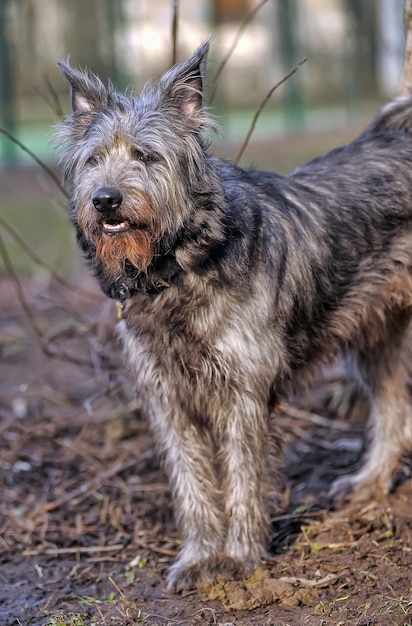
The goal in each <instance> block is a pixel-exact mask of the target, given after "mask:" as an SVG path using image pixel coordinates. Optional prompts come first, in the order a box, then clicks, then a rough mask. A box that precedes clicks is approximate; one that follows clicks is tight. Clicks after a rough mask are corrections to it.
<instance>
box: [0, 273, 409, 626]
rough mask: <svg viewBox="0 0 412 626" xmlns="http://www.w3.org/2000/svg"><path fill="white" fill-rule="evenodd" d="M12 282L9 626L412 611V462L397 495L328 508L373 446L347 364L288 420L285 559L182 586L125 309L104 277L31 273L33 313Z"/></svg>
mask: <svg viewBox="0 0 412 626" xmlns="http://www.w3.org/2000/svg"><path fill="white" fill-rule="evenodd" d="M15 288H16V284H13V283H12V282H11V281H10V280H3V281H2V282H1V283H0V301H1V303H2V305H1V322H0V329H1V351H2V366H1V381H0V390H1V404H0V411H1V412H0V428H1V444H0V458H1V467H0V480H1V492H2V496H1V502H0V516H1V517H0V542H1V545H0V549H1V553H0V563H1V567H0V583H1V593H0V624H2V626H12V625H17V624H22V625H24V626H29V625H45V624H69V623H70V624H73V625H76V626H77V625H83V624H93V623H96V624H102V625H105V624H121V625H123V626H126V625H132V624H141V623H142V624H145V623H147V624H213V623H218V624H219V623H221V624H223V623H225V624H229V623H230V624H236V625H238V624H265V625H266V624H267V625H269V624H276V625H282V626H283V625H287V624H288V625H297V624H307V625H313V626H315V625H316V626H321V625H322V626H329V625H332V624H333V625H338V624H341V625H344V624H345V625H346V624H356V625H358V626H361V625H362V626H366V625H373V624H382V625H383V624H385V625H392V624H393V625H395V624H396V625H406V624H411V623H412V620H411V618H410V617H409V615H411V614H412V594H411V565H412V516H411V512H410V500H411V496H412V485H411V481H410V474H411V468H412V464H411V460H410V459H408V458H405V459H404V460H403V462H402V464H401V466H400V468H399V477H398V478H399V480H398V486H397V489H396V491H395V492H394V493H393V494H391V495H390V496H389V497H388V498H387V499H386V500H385V501H381V502H378V501H377V502H368V503H363V504H353V505H351V506H347V507H346V508H344V509H341V510H336V511H333V510H330V508H329V503H328V500H327V497H326V493H327V489H328V485H329V484H330V482H331V481H332V480H333V478H334V477H336V476H337V475H339V474H340V473H342V472H345V471H348V470H350V469H353V468H354V467H356V464H357V463H358V461H359V458H360V455H361V453H362V447H363V443H364V437H363V427H362V424H363V422H364V418H365V412H366V407H365V406H364V405H363V404H362V403H360V402H357V403H356V404H355V407H354V406H353V405H352V404H351V402H349V401H348V402H346V401H345V396H344V395H343V386H344V383H345V380H344V377H343V375H342V372H341V371H340V369H339V368H336V369H334V370H332V371H330V372H327V373H326V376H325V379H324V380H323V381H322V382H321V383H320V384H319V385H318V386H317V388H316V390H315V391H314V392H311V394H309V395H307V396H306V397H305V398H303V399H299V400H296V401H295V402H294V403H293V404H292V403H291V404H284V405H282V407H281V410H280V414H279V416H278V417H277V423H278V426H279V428H280V429H281V430H282V431H283V432H284V433H285V453H284V460H283V463H282V465H283V468H282V472H283V474H284V477H285V478H284V480H283V483H282V486H283V497H282V500H281V501H280V502H279V504H278V508H277V513H276V516H274V517H273V521H272V533H271V538H270V541H271V544H270V545H271V550H272V553H273V556H271V558H269V559H268V560H267V561H266V562H265V563H264V564H263V567H262V569H261V570H260V571H258V572H257V573H256V574H254V576H252V578H251V579H249V580H248V581H245V582H236V583H235V582H232V581H225V580H219V581H218V582H217V584H216V585H213V586H209V587H207V586H206V587H205V588H203V589H201V590H200V592H196V593H189V594H186V595H173V594H170V593H168V592H167V591H166V587H165V572H166V570H167V568H168V566H169V564H170V563H171V561H172V559H173V558H174V556H175V554H176V552H177V550H178V548H179V534H178V532H177V530H176V527H175V523H174V519H173V513H172V509H171V504H170V494H169V491H168V486H167V481H166V478H165V476H164V474H163V472H162V470H161V469H160V468H159V464H158V460H157V456H156V453H155V450H154V445H153V441H152V438H151V435H150V433H149V432H148V429H147V425H146V423H145V421H144V416H142V415H141V414H140V411H139V404H138V399H137V400H136V399H134V396H133V393H132V391H131V389H130V387H129V385H128V383H127V380H126V379H125V378H124V376H123V373H122V369H121V367H119V365H118V362H119V359H118V357H119V355H118V348H117V347H116V345H115V342H114V340H113V336H112V327H113V322H114V318H115V312H114V307H113V308H111V307H110V303H109V307H110V309H109V310H108V309H107V308H106V303H105V301H104V300H103V297H102V296H100V294H98V293H97V292H95V291H94V287H93V286H92V284H87V283H84V284H83V285H82V287H81V288H79V287H78V286H77V287H76V289H74V290H73V291H71V290H70V289H65V288H63V287H61V286H58V285H56V284H50V285H48V286H46V287H45V286H44V285H43V287H42V289H41V291H36V290H34V289H33V286H32V285H31V284H30V283H28V284H27V285H25V286H24V293H25V303H26V305H27V306H28V307H29V310H30V312H31V315H32V319H31V321H30V323H28V321H27V316H25V315H24V312H23V311H22V307H21V302H19V301H18V299H17V298H16V293H15ZM33 324H35V325H37V326H38V328H39V331H40V332H42V333H43V337H44V338H43V339H42V344H43V349H40V347H39V340H38V339H36V336H35V333H34V332H33ZM44 350H46V351H47V352H49V353H50V354H52V355H53V356H47V355H46V354H44ZM336 407H337V408H336ZM348 413H349V419H346V417H345V415H346V414H348Z"/></svg>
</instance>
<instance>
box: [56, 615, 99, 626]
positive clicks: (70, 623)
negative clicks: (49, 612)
mask: <svg viewBox="0 0 412 626" xmlns="http://www.w3.org/2000/svg"><path fill="white" fill-rule="evenodd" d="M49 619H50V622H48V623H47V624H45V626H90V624H96V623H97V621H96V620H97V618H89V617H86V616H85V615H84V614H83V615H82V614H80V613H67V615H63V614H59V615H54V616H52V617H50V618H49Z"/></svg>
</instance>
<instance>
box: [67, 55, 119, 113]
mask: <svg viewBox="0 0 412 626" xmlns="http://www.w3.org/2000/svg"><path fill="white" fill-rule="evenodd" d="M57 66H58V67H59V68H60V69H61V71H62V72H63V74H64V75H65V77H66V79H67V82H68V83H69V85H70V91H71V101H72V109H73V112H74V113H90V112H91V111H94V110H95V109H99V108H104V107H106V106H107V91H106V88H105V86H104V85H103V83H102V81H101V80H100V78H98V77H97V76H95V75H94V74H88V73H86V72H82V71H80V70H78V69H76V68H74V67H71V65H70V64H69V62H68V61H64V60H60V61H58V62H57Z"/></svg>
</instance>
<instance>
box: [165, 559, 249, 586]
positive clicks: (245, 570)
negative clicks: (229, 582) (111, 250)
mask: <svg viewBox="0 0 412 626" xmlns="http://www.w3.org/2000/svg"><path fill="white" fill-rule="evenodd" d="M255 567H256V565H255V564H253V565H252V564H248V563H243V562H240V561H237V560H235V559H231V558H230V557H215V558H212V557H211V558H208V559H205V560H204V561H199V562H196V563H184V564H181V563H179V561H177V562H176V563H175V564H174V565H172V567H171V568H170V570H169V574H168V579H167V582H168V584H167V587H168V590H169V591H175V592H179V591H191V590H192V589H197V588H198V587H199V586H200V585H201V584H202V583H205V582H212V581H213V580H215V579H216V577H217V576H218V575H220V576H223V577H224V578H229V579H233V580H243V579H244V578H247V576H249V575H250V574H251V573H252V572H253V570H254V569H255Z"/></svg>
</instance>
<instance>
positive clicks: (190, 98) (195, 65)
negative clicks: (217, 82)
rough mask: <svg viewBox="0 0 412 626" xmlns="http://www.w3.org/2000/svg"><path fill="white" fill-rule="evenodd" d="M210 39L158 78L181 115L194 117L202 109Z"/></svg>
mask: <svg viewBox="0 0 412 626" xmlns="http://www.w3.org/2000/svg"><path fill="white" fill-rule="evenodd" d="M209 47H210V39H209V40H208V41H206V42H205V43H204V44H202V45H201V46H200V48H198V49H197V50H196V52H195V53H194V55H193V56H191V57H190V59H188V60H187V61H185V62H184V63H181V64H180V65H175V66H174V67H172V68H171V69H170V70H168V71H167V72H166V73H165V74H163V76H162V78H161V79H160V86H161V87H162V89H163V91H164V92H165V93H166V95H167V97H168V98H170V99H171V100H173V101H174V103H176V104H177V105H178V107H179V108H180V110H181V112H182V113H183V115H185V116H186V117H188V118H196V117H198V115H199V114H200V113H201V112H202V110H203V100H204V91H203V88H204V80H205V73H206V63H207V55H208V52H209Z"/></svg>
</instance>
